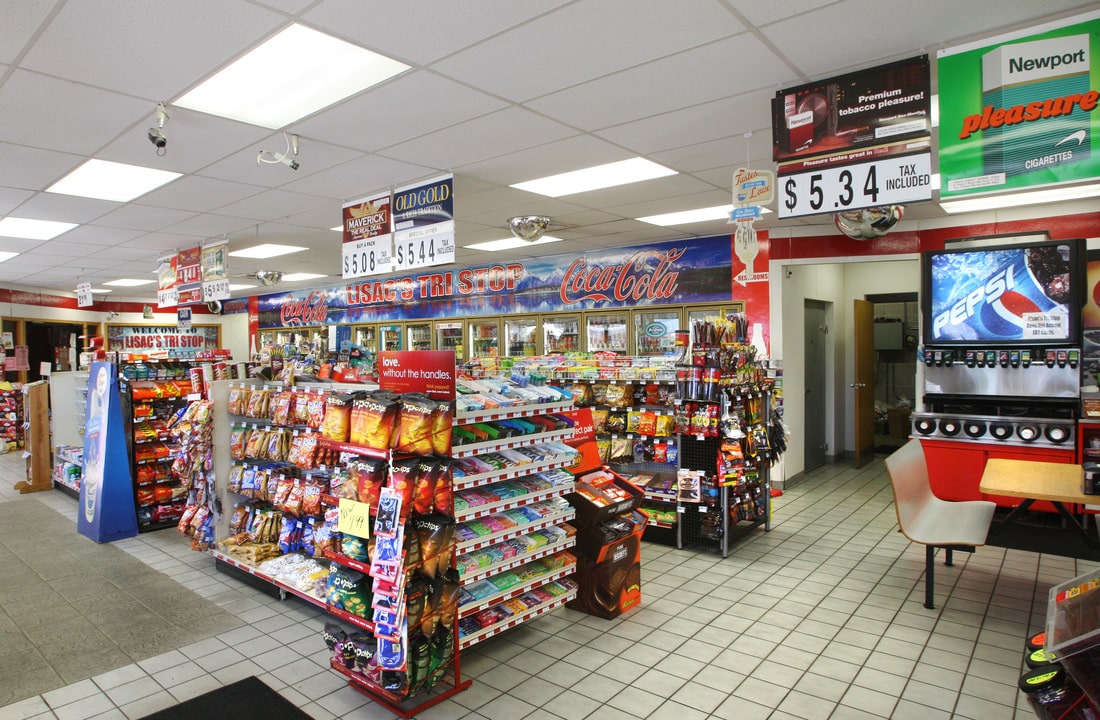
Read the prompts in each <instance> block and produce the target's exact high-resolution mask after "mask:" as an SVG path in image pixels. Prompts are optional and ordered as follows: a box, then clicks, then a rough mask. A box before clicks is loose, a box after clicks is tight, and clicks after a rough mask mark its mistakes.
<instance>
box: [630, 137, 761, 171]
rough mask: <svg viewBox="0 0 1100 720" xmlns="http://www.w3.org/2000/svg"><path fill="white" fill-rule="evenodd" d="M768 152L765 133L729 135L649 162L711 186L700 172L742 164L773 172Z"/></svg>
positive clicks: (740, 165)
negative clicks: (691, 176)
mask: <svg viewBox="0 0 1100 720" xmlns="http://www.w3.org/2000/svg"><path fill="white" fill-rule="evenodd" d="M771 151H772V142H771V133H770V131H769V132H768V133H767V134H766V135H765V134H764V133H753V135H752V137H750V138H745V137H743V136H741V135H731V136H730V137H725V138H721V139H719V140H712V141H710V142H704V143H699V144H698V145H687V146H685V147H679V148H675V149H674V150H666V151H664V152H657V153H653V155H651V156H650V158H651V159H652V160H654V161H656V162H659V163H661V164H662V165H667V166H668V167H670V168H674V169H676V170H680V171H681V172H687V173H692V174H694V175H695V176H696V177H698V178H700V179H701V180H704V181H706V182H713V180H712V179H711V178H709V177H707V176H705V175H703V174H702V173H703V171H706V170H711V169H713V168H723V167H730V166H735V167H745V165H746V163H748V167H754V168H759V169H761V170H774V169H775V165H774V164H773V163H772V152H771Z"/></svg>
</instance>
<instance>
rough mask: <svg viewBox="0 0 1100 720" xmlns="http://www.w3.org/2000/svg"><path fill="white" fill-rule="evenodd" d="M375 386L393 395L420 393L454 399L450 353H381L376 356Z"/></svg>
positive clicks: (442, 351)
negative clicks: (376, 375) (376, 381)
mask: <svg viewBox="0 0 1100 720" xmlns="http://www.w3.org/2000/svg"><path fill="white" fill-rule="evenodd" d="M377 369H378V386H379V387H380V388H382V389H383V390H390V391H392V392H395V393H424V394H425V395H428V396H429V397H432V398H434V399H436V400H454V399H455V354H454V351H453V350H415V351H414V350H383V351H382V352H380V353H378V366H377Z"/></svg>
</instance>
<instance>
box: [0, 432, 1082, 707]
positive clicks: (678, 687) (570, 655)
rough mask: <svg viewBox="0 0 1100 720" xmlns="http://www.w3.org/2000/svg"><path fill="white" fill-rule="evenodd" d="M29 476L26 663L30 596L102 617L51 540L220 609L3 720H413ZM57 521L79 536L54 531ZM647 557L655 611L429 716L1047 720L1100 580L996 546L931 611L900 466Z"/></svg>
mask: <svg viewBox="0 0 1100 720" xmlns="http://www.w3.org/2000/svg"><path fill="white" fill-rule="evenodd" d="M22 462H23V461H22V460H21V459H20V458H19V456H18V454H15V453H12V454H9V455H6V456H0V523H2V524H0V542H2V543H3V545H4V547H5V548H6V549H5V550H3V551H2V552H0V580H7V582H6V583H3V584H2V590H0V599H2V606H3V608H4V615H5V624H4V625H3V626H2V628H0V637H2V638H3V640H4V648H3V655H4V657H5V658H7V657H10V656H11V651H10V647H14V643H15V642H16V639H17V638H20V637H23V640H21V641H20V642H24V643H25V642H28V641H30V640H31V635H32V633H30V632H27V631H26V630H25V629H20V628H19V626H18V624H17V623H16V622H15V620H12V621H11V622H10V623H9V622H7V618H10V617H11V616H12V614H13V612H14V614H15V615H18V614H19V612H20V611H19V610H18V608H17V607H16V606H14V605H13V606H11V607H10V608H9V605H8V602H9V598H10V597H13V596H14V595H18V594H19V590H20V589H21V588H23V589H26V590H27V592H28V593H30V594H31V595H32V596H33V595H34V593H35V592H38V593H42V607H43V608H46V607H49V603H53V604H54V606H61V607H63V604H64V603H69V604H71V605H72V606H74V607H76V608H77V610H78V612H79V609H80V602H79V597H78V595H79V593H80V592H81V590H80V589H79V585H76V584H71V583H58V584H57V585H56V586H55V585H50V586H49V587H50V589H51V590H52V592H53V593H56V596H54V595H50V594H49V591H47V590H46V588H45V587H43V586H41V585H37V581H36V579H35V577H34V575H37V574H38V572H39V571H38V570H31V571H27V570H19V571H18V572H16V571H13V570H12V568H13V566H14V567H18V566H17V565H16V558H17V557H18V553H17V552H16V551H13V550H11V548H10V546H9V542H10V538H13V537H15V538H21V539H22V542H23V544H24V546H26V545H32V546H33V545H34V544H35V543H38V542H45V538H47V537H48V538H50V539H51V541H52V542H55V543H57V546H58V548H59V549H58V551H57V552H59V553H60V552H61V550H60V548H64V549H65V552H68V553H70V554H71V555H73V556H74V557H76V558H79V559H82V560H83V561H85V562H86V563H87V566H88V577H89V578H99V580H97V582H101V583H102V582H109V583H112V584H113V585H116V586H119V587H123V586H125V585H126V581H127V579H128V578H129V577H130V576H129V575H119V576H118V577H112V573H114V572H120V573H121V572H125V573H129V572H131V570H132V568H130V567H128V564H127V563H123V562H118V561H116V560H110V561H102V558H103V557H109V556H110V555H112V554H113V550H118V551H122V552H124V553H126V554H127V555H128V556H129V557H130V558H132V559H135V560H138V561H140V562H142V563H144V564H145V565H146V566H147V568H146V569H147V572H148V579H149V580H148V581H149V582H157V583H160V582H165V581H166V582H169V583H172V584H173V588H174V589H175V590H176V595H175V597H176V598H177V599H178V600H179V603H177V604H180V605H187V604H189V603H193V602H195V600H196V599H197V600H198V601H199V602H202V603H206V604H207V605H205V606H203V607H207V609H210V608H213V609H212V610H211V612H210V613H209V614H207V613H199V614H198V617H196V618H194V621H193V623H184V625H186V626H187V628H188V629H189V631H190V632H191V633H195V634H193V635H190V636H184V635H182V634H181V635H179V636H178V637H177V639H176V641H175V643H174V644H173V645H174V647H171V649H166V648H159V649H158V650H157V651H156V654H151V655H150V656H148V657H145V658H142V659H140V660H138V661H137V662H127V660H128V659H134V660H136V659H137V658H136V657H133V656H127V657H120V656H118V655H105V656H104V658H103V661H102V662H101V663H93V662H89V663H88V664H87V666H86V667H85V668H84V669H83V677H80V678H79V679H78V677H77V676H76V675H68V676H63V675H60V674H59V679H58V680H56V682H58V683H59V686H58V687H56V688H55V689H51V690H48V691H45V692H43V691H42V689H41V688H40V687H38V686H36V685H35V684H34V681H33V679H32V677H30V674H22V675H21V676H20V677H23V678H24V679H23V680H21V681H20V682H21V683H22V685H21V686H20V687H14V688H12V689H11V692H12V693H13V694H12V695H11V697H13V698H14V697H18V698H20V699H19V700H17V701H15V702H12V703H11V704H9V705H7V706H6V707H2V708H0V720H12V719H13V718H18V719H20V720H24V719H26V718H36V719H38V718H42V719H52V718H59V719H61V720H84V719H85V718H101V719H104V720H105V719H108V718H139V717H141V716H143V715H145V714H147V713H150V712H153V711H154V710H157V709H159V708H162V707H165V706H168V705H172V704H174V703H176V702H178V701H179V700H182V699H185V698H187V697H191V696H194V695H196V694H199V693H202V692H205V691H206V690H208V689H211V688H213V687H217V686H219V685H222V684H226V683H229V682H232V681H234V680H237V679H240V678H242V677H245V676H248V675H258V676H259V677H260V678H261V679H262V680H264V682H266V683H268V684H269V685H271V686H272V687H274V688H276V689H278V690H279V691H280V692H281V693H282V694H283V695H284V696H286V697H287V698H289V699H290V700H291V701H293V702H295V703H296V704H298V705H299V706H300V707H302V708H303V709H304V710H305V711H306V712H307V713H309V714H310V715H311V716H313V717H315V718H317V719H318V720H324V719H329V718H349V719H350V718H359V719H363V720H372V719H375V718H387V719H388V718H391V717H393V715H392V714H391V713H389V712H387V711H385V710H383V709H381V708H379V707H378V706H376V705H374V704H372V703H369V702H368V701H367V700H366V698H365V697H363V696H362V695H360V694H359V693H357V692H356V691H354V690H352V689H350V688H348V687H346V685H345V684H344V682H343V681H342V680H341V678H340V677H339V676H337V675H336V673H334V672H333V671H331V670H330V669H328V657H327V656H328V652H327V650H326V649H325V647H324V644H323V642H322V641H321V639H320V629H321V626H322V624H323V622H324V619H325V615H324V613H322V612H321V611H320V610H318V609H317V608H314V607H313V606H311V605H308V604H307V603H304V602H301V601H298V600H297V599H295V598H291V599H289V600H287V601H284V602H280V601H277V600H275V599H273V598H270V597H268V596H266V595H264V594H262V593H260V592H258V591H256V590H253V589H251V588H249V587H247V586H245V585H243V584H242V583H240V582H238V581H237V580H235V579H234V578H232V577H228V576H226V575H224V574H221V573H219V572H217V571H216V570H215V569H214V563H213V560H211V559H210V558H209V557H207V556H204V555H202V554H199V553H192V552H191V551H190V549H189V548H188V547H187V545H186V543H185V542H184V540H183V538H182V537H181V536H179V535H178V534H177V533H175V532H172V531H160V532H156V533H151V534H146V535H142V536H139V537H137V538H133V539H130V540H125V541H120V542H117V543H114V544H113V545H112V546H110V547H109V548H104V547H100V546H96V545H95V544H94V543H91V541H89V540H87V539H85V538H84V537H83V536H80V535H79V534H77V533H76V531H75V528H73V527H72V524H71V523H72V521H73V518H74V517H75V509H76V503H75V501H73V500H72V499H71V498H68V497H66V496H63V495H61V494H60V493H37V494H35V495H30V496H22V497H20V496H18V495H17V494H15V493H13V492H11V490H10V488H11V485H12V483H13V482H14V481H15V480H17V479H19V478H21V477H22V473H23V469H22ZM42 507H49V508H52V509H53V510H56V511H57V513H58V517H64V518H67V519H68V521H69V525H68V527H67V528H66V527H65V526H64V523H62V524H61V525H60V526H58V525H57V524H56V523H55V522H51V521H50V520H45V519H44V520H43V522H41V523H36V522H34V521H33V520H34V518H36V517H38V516H39V514H40V512H41V508H42ZM15 518H26V519H27V520H19V521H18V522H16V521H15V520H14V519H15ZM51 520H53V518H51ZM17 545H18V543H17ZM106 551H110V552H106ZM642 557H643V570H642V572H643V607H642V608H640V609H639V610H636V611H633V612H631V613H629V614H628V615H626V616H625V617H622V618H618V619H615V620H603V619H600V618H593V617H589V616H587V615H583V614H580V613H577V612H573V611H570V610H566V609H563V610H559V611H556V612H554V613H552V614H550V615H548V616H545V617H542V618H540V619H538V620H536V621H534V622H533V623H531V624H529V625H525V626H522V627H520V628H517V629H516V630H514V631H512V632H510V633H506V634H505V635H503V636H500V637H497V638H494V639H492V640H490V641H487V642H485V643H482V644H481V645H478V646H476V647H475V648H474V649H473V650H471V651H467V652H465V653H463V671H464V674H465V675H467V676H469V677H472V678H473V679H474V684H473V686H472V687H471V688H470V689H469V690H467V691H465V692H463V693H460V694H459V695H457V696H456V697H455V698H453V699H450V700H448V701H446V702H444V703H442V704H441V705H439V706H437V707H435V708H431V709H429V710H428V711H425V712H424V713H422V714H421V715H420V716H419V717H420V718H422V719H423V720H443V719H447V720H457V719H458V718H466V719H468V720H477V719H480V718H486V719H488V720H519V719H520V718H531V719H532V720H552V719H553V718H563V719H564V720H574V719H576V720H579V719H580V718H592V719H593V720H601V719H609V718H616V719H617V718H626V717H630V718H675V719H676V720H695V719H696V718H699V719H702V718H720V719H722V720H733V719H734V718H736V719H737V720H752V719H754V718H772V719H774V720H781V719H784V720H785V719H793V718H802V719H804V720H817V719H818V718H822V719H824V718H834V719H836V720H846V719H857V718H920V719H921V720H928V719H930V718H951V717H960V718H962V717H965V718H975V719H976V720H998V719H1000V718H1004V719H1006V720H1008V719H1011V718H1021V719H1024V718H1031V717H1034V715H1033V714H1032V712H1031V710H1030V709H1029V708H1028V707H1027V706H1026V704H1020V703H1022V702H1023V701H1022V700H1021V699H1020V698H1019V697H1018V693H1017V691H1016V680H1017V678H1018V677H1019V674H1020V669H1021V665H1022V662H1021V660H1022V655H1023V652H1022V649H1023V642H1024V638H1025V637H1026V636H1027V635H1028V633H1029V632H1033V631H1036V630H1039V629H1041V627H1042V624H1043V621H1044V618H1045V605H1046V595H1047V589H1048V588H1049V587H1050V586H1051V585H1053V584H1057V583H1060V582H1063V581H1065V580H1066V579H1069V578H1071V577H1074V576H1076V575H1078V574H1080V573H1083V572H1085V571H1087V570H1089V569H1091V568H1092V567H1093V566H1092V565H1091V564H1089V563H1084V562H1081V561H1075V560H1073V559H1068V558H1062V557H1057V556H1052V555H1037V554H1034V553H1028V552H1022V551H1014V550H1009V551H1005V550H1002V549H1000V548H993V547H986V548H980V549H979V550H978V552H977V553H976V554H975V555H974V556H968V555H965V554H960V555H959V556H957V561H956V565H955V567H954V568H943V567H942V565H941V566H940V568H942V569H938V573H937V609H936V610H935V611H929V610H926V609H925V608H924V607H922V605H921V603H922V600H923V582H922V578H921V576H922V572H923V565H924V563H923V558H924V551H923V548H921V547H916V546H910V545H909V543H908V542H907V541H906V540H905V538H904V537H903V536H901V535H900V534H899V533H898V532H896V527H895V519H894V511H893V507H892V505H891V494H890V487H889V482H888V480H887V478H886V475H885V471H884V468H883V465H882V462H881V458H880V459H879V460H878V461H876V462H874V463H872V464H871V465H870V466H869V467H865V468H863V469H862V470H854V469H853V468H851V467H850V466H848V465H834V466H827V467H825V468H823V469H822V470H820V471H818V472H815V473H813V474H812V475H811V476H810V477H808V478H807V479H806V480H804V481H803V482H801V483H800V484H798V485H797V486H796V487H794V488H791V489H788V490H787V492H786V494H785V495H784V496H783V497H781V498H778V499H777V500H776V503H775V524H774V529H773V530H772V532H771V533H769V534H766V535H765V534H764V533H763V532H762V531H758V532H757V533H755V534H754V535H752V536H751V537H750V538H748V539H746V540H745V541H743V542H741V543H739V544H737V545H736V546H735V548H734V551H733V554H731V556H730V557H729V558H726V559H724V560H723V559H722V558H720V557H718V556H717V555H714V554H711V553H707V552H697V551H690V550H683V551H678V550H675V549H671V548H666V547H663V546H658V545H653V544H646V545H645V546H644V548H643V555H642ZM32 573H33V574H32ZM39 579H40V580H44V581H46V582H47V583H49V579H48V578H39ZM32 585H33V586H34V587H33V588H32V587H31V586H32ZM47 595H49V597H47ZM85 595H86V593H85ZM193 596H194V597H193ZM136 602H138V603H140V604H143V601H142V600H141V599H140V598H139V599H137V600H136ZM149 609H150V610H151V611H152V610H153V608H149ZM131 610H132V609H131ZM62 614H68V611H66V612H63V613H62ZM118 615H119V617H121V616H123V615H125V617H126V620H128V621H130V622H129V623H128V625H129V626H131V629H132V631H133V632H138V631H139V630H140V631H144V632H147V633H163V632H164V630H165V627H164V623H163V619H154V618H152V617H150V616H149V615H148V614H146V613H144V612H137V613H135V612H132V611H124V610H122V609H120V610H119V612H118ZM82 617H83V616H82ZM213 618H222V619H219V620H217V621H216V622H211V621H210V619H213ZM71 619H72V618H68V617H60V618H58V620H57V622H58V623H63V622H68V621H70V620H71ZM223 622H228V623H234V624H237V627H233V628H232V629H228V628H227V627H221V626H219V624H218V623H223ZM176 627H180V624H179V623H176ZM181 631H182V628H181ZM21 633H22V636H21V635H20V634H21ZM196 637H202V638H203V639H199V640H196V639H195V638H196ZM0 669H2V668H0ZM5 674H6V673H5ZM60 678H64V679H63V680H62V679H60ZM62 682H68V683H69V684H64V685H60V683H62ZM39 693H41V694H39Z"/></svg>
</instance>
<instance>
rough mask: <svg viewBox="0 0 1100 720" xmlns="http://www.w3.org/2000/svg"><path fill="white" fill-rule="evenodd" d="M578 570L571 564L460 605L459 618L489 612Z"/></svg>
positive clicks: (574, 564)
mask: <svg viewBox="0 0 1100 720" xmlns="http://www.w3.org/2000/svg"><path fill="white" fill-rule="evenodd" d="M576 569H577V568H576V563H569V564H568V565H563V566H561V567H560V568H554V569H553V570H551V571H550V572H548V573H544V574H542V575H539V576H538V577H534V578H532V579H530V580H528V581H527V582H525V583H522V584H520V585H515V586H513V587H510V588H507V589H505V590H501V591H500V592H496V593H493V594H492V595H489V596H487V597H484V598H481V599H479V600H475V601H474V602H470V603H466V604H465V605H459V606H458V617H459V618H464V617H469V616H470V615H474V614H476V613H479V612H481V611H482V610H488V609H489V608H491V607H492V606H493V605H496V604H498V603H502V602H505V601H507V600H511V599H512V598H514V597H519V596H520V595H522V594H523V593H525V592H530V591H532V590H534V589H535V588H539V587H542V586H543V585H547V584H549V583H552V582H554V581H555V580H559V579H561V578H563V577H565V576H566V575H570V574H572V573H573V571H574V570H576Z"/></svg>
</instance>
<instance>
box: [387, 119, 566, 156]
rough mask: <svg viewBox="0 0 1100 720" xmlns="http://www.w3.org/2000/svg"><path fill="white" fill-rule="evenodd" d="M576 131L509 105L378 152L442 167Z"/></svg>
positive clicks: (512, 150) (555, 138) (540, 142)
mask: <svg viewBox="0 0 1100 720" xmlns="http://www.w3.org/2000/svg"><path fill="white" fill-rule="evenodd" d="M575 133H576V131H574V130H572V129H570V128H568V127H565V126H564V125H561V124H559V123H556V122H554V121H552V120H547V119H546V118H544V117H541V116H539V115H536V114H535V113H533V112H529V111H527V110H524V109H522V108H518V107H512V108H507V109H505V110H500V111H497V112H495V113H492V114H490V115H485V116H482V117H479V118H476V119H474V120H469V121H467V122H464V123H461V124H459V125H453V126H451V127H448V128H445V129H443V130H440V131H439V132H435V133H432V134H431V135H427V136H425V137H420V138H417V139H416V140H412V141H410V142H406V143H402V144H400V145H395V146H394V147H391V148H387V149H386V151H385V152H383V153H379V154H380V155H385V156H386V157H392V158H395V159H397V160H401V161H404V162H408V163H413V164H416V165H424V166H426V167H434V168H438V169H440V170H443V169H446V168H456V167H460V166H463V165H466V164H469V163H473V162H477V161H479V160H483V159H485V158H491V157H496V156H498V155H505V154H508V153H513V152H516V151H517V150H522V149H523V148H528V147H532V146H534V145H542V144H543V143H547V142H551V141H553V140H560V139H561V138H564V137H568V136H570V135H573V134H575Z"/></svg>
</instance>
